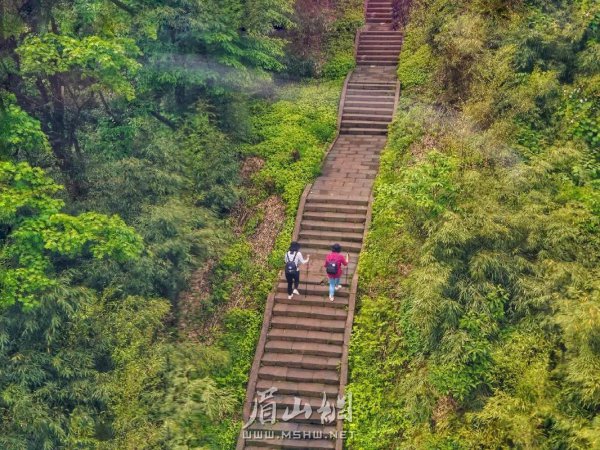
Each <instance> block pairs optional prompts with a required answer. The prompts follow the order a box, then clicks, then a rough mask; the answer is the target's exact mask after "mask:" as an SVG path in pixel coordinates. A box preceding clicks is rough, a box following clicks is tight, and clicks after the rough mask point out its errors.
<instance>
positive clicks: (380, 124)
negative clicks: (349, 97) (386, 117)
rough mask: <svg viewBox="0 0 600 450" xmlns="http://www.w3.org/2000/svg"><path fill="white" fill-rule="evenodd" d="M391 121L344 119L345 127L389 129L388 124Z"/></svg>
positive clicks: (343, 125)
mask: <svg viewBox="0 0 600 450" xmlns="http://www.w3.org/2000/svg"><path fill="white" fill-rule="evenodd" d="M389 124H390V123H389V122H388V121H373V122H370V121H364V120H342V127H343V128H353V127H357V128H382V129H384V130H387V128H388V125H389Z"/></svg>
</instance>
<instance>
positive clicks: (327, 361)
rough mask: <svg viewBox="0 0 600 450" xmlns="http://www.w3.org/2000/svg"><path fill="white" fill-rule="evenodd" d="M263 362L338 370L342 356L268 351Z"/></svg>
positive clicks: (269, 364)
mask: <svg viewBox="0 0 600 450" xmlns="http://www.w3.org/2000/svg"><path fill="white" fill-rule="evenodd" d="M261 363H262V364H263V365H265V366H277V367H279V366H283V367H296V368H298V369H311V370H313V369H314V370H337V369H338V367H339V366H340V358H335V357H326V356H314V355H292V354H289V353H272V352H266V353H264V354H263V357H262V359H261Z"/></svg>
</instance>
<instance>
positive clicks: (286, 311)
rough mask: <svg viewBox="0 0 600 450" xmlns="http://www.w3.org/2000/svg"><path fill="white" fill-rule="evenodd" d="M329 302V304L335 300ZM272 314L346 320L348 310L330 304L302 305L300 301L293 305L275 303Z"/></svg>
mask: <svg viewBox="0 0 600 450" xmlns="http://www.w3.org/2000/svg"><path fill="white" fill-rule="evenodd" d="M329 303H330V304H331V303H335V302H329ZM273 315H275V316H290V317H306V318H314V319H328V320H346V317H347V316H348V312H347V311H346V310H345V309H341V308H335V307H332V306H311V305H303V304H301V303H300V304H295V305H293V304H292V305H290V304H285V303H276V304H275V305H274V307H273Z"/></svg>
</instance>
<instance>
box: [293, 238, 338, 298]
mask: <svg viewBox="0 0 600 450" xmlns="http://www.w3.org/2000/svg"><path fill="white" fill-rule="evenodd" d="M341 253H342V247H341V246H340V244H333V245H332V246H331V252H330V253H329V254H328V255H327V256H326V257H325V262H324V263H323V267H324V268H325V273H326V274H327V278H328V279H329V300H331V301H333V300H334V297H335V291H337V290H338V289H340V288H341V287H342V285H341V278H342V267H343V266H346V267H347V266H348V259H349V258H348V257H347V255H346V257H344V256H343V255H342V254H341ZM284 259H285V279H286V281H287V293H288V299H291V298H292V297H293V296H294V294H295V295H300V292H298V287H299V286H300V266H301V265H303V264H307V263H308V262H309V260H310V255H308V256H307V257H306V259H304V257H303V256H302V253H301V252H300V244H299V243H298V242H296V241H294V242H292V243H291V244H290V248H289V250H288V251H287V252H286V254H285V258H284Z"/></svg>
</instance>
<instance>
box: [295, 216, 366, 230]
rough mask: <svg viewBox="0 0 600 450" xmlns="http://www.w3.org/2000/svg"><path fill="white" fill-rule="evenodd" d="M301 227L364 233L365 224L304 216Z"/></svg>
mask: <svg viewBox="0 0 600 450" xmlns="http://www.w3.org/2000/svg"><path fill="white" fill-rule="evenodd" d="M300 227H301V229H304V230H319V231H331V232H338V233H344V232H350V233H362V232H363V231H364V228H365V225H364V223H361V222H351V223H344V222H332V221H329V220H320V218H316V219H311V218H308V217H304V218H303V220H302V223H301V225H300Z"/></svg>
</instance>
